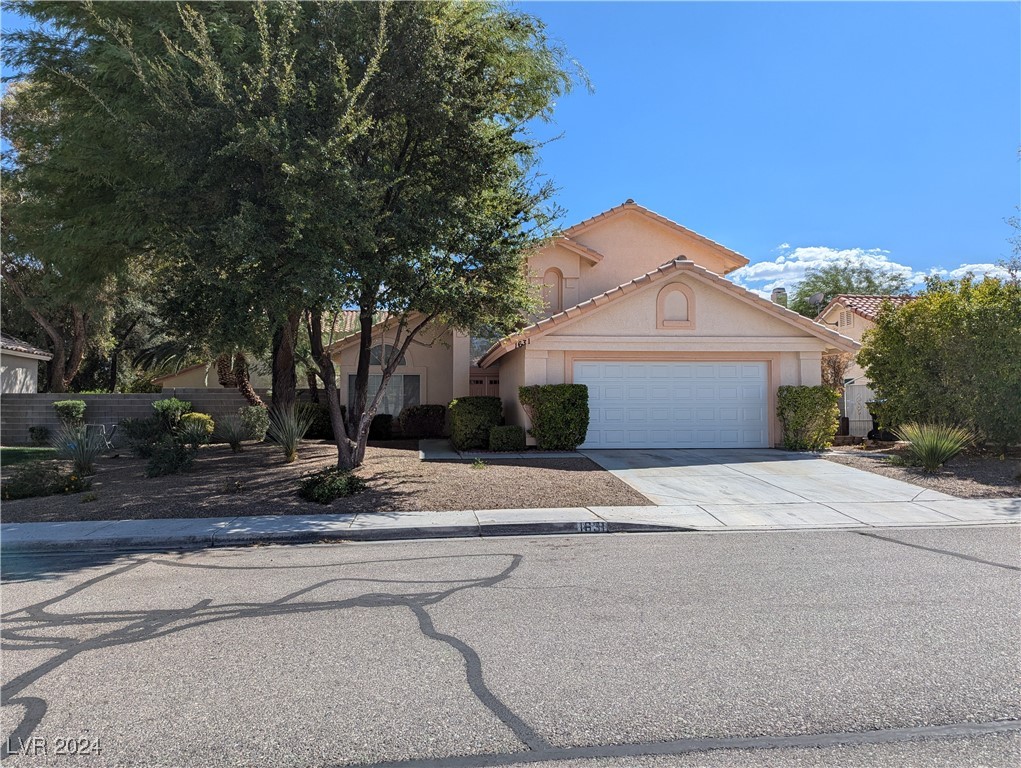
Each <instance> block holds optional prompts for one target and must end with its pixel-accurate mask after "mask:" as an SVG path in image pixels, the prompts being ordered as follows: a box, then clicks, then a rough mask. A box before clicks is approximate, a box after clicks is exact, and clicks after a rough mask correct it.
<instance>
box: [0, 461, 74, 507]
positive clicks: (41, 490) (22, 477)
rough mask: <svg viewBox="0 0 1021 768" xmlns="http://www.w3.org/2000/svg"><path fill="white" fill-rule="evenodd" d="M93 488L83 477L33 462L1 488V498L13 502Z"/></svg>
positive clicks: (19, 469) (24, 466)
mask: <svg viewBox="0 0 1021 768" xmlns="http://www.w3.org/2000/svg"><path fill="white" fill-rule="evenodd" d="M91 486H92V483H91V482H90V481H89V480H88V479H86V478H84V477H82V476H81V475H78V474H75V473H73V472H72V473H70V474H69V473H66V472H62V471H61V470H60V468H59V467H56V466H54V465H53V464H49V463H43V462H31V463H29V464H24V465H22V466H20V467H18V468H17V469H16V470H15V471H14V473H13V474H12V475H11V478H10V480H8V481H7V482H5V483H4V484H3V485H2V486H0V498H2V499H3V500H4V501H13V500H14V499H28V498H32V497H35V496H52V495H54V494H56V493H78V492H79V491H85V490H88V489H89V488H90V487H91Z"/></svg>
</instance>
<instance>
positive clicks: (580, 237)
mask: <svg viewBox="0 0 1021 768" xmlns="http://www.w3.org/2000/svg"><path fill="white" fill-rule="evenodd" d="M622 221H628V222H629V223H632V224H634V223H639V224H640V225H642V226H643V227H644V228H646V229H650V230H656V231H659V232H661V233H663V234H666V235H668V236H669V237H670V238H671V239H672V241H673V242H674V243H676V252H675V253H672V254H670V258H673V257H674V256H676V255H677V254H678V253H682V252H684V251H685V250H691V249H692V248H695V249H696V250H699V249H703V248H704V249H707V250H708V251H711V252H712V253H713V254H714V255H716V256H717V257H719V258H720V259H721V260H722V261H723V262H724V263H725V264H726V267H725V268H724V269H723V270H722V271H720V274H727V273H728V272H731V271H733V270H735V269H738V268H739V267H743V266H745V265H746V264H747V263H748V259H747V258H746V257H745V256H743V255H741V254H740V253H738V252H737V251H734V250H731V249H730V248H727V247H726V246H724V245H722V244H720V243H718V242H716V241H715V240H711V239H710V238H708V237H705V236H704V235H700V234H699V233H698V232H695V231H694V230H691V229H688V228H687V227H685V226H682V225H681V224H678V223H677V222H676V221H673V220H672V219H668V218H667V217H666V216H663V215H662V214H659V213H656V212H655V211H652V210H649V209H648V208H646V207H645V206H643V205H639V204H638V203H636V202H635V201H634V200H631V199H630V198H629V199H628V200H626V201H624V203H622V204H621V205H618V206H615V207H613V208H610V209H609V210H607V211H603V212H602V213H600V214H597V215H595V216H592V217H591V218H588V219H585V220H584V221H581V222H579V223H577V224H574V225H573V226H571V227H568V228H567V229H565V230H564V232H563V235H564V236H565V237H567V238H570V239H571V240H573V241H575V242H579V243H582V244H584V245H587V246H589V247H592V248H593V249H594V250H596V251H597V252H601V253H606V252H605V251H600V249H599V247H598V245H593V241H598V240H600V239H601V238H600V237H599V234H600V233H605V232H606V230H607V229H612V228H615V227H619V226H620V225H621V222H622ZM693 261H696V262H697V261H698V259H693ZM660 263H662V262H660Z"/></svg>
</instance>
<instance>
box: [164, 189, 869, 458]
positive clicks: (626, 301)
mask: <svg viewBox="0 0 1021 768" xmlns="http://www.w3.org/2000/svg"><path fill="white" fill-rule="evenodd" d="M747 263H748V260H747V259H746V258H745V257H744V256H742V255H740V254H739V253H735V252H734V251H732V250H730V249H729V248H725V247H724V246H722V245H720V244H719V243H716V242H713V241H712V240H709V239H707V238H705V237H703V236H701V235H699V234H696V233H695V232H692V231H691V230H689V229H686V228H684V227H682V226H681V225H679V224H676V223H675V222H673V221H670V220H669V219H667V218H664V217H663V216H660V215H659V214H656V213H653V212H652V211H650V210H648V209H647V208H643V207H642V206H640V205H637V204H636V203H635V202H634V201H632V200H628V201H627V202H626V203H624V204H623V205H620V206H617V207H616V208H612V209H611V210H609V211H606V212H605V213H602V214H599V215H598V216H595V217H593V218H591V219H587V220H586V221H583V222H581V223H580V224H576V225H575V226H573V227H570V228H569V229H567V230H565V231H564V232H563V233H561V235H560V236H559V237H556V238H554V239H553V240H551V241H550V242H549V243H547V244H546V245H545V246H544V247H542V248H540V249H538V250H537V251H536V252H535V253H534V254H533V255H532V256H531V257H530V258H529V269H530V272H531V274H532V277H533V279H534V280H535V281H536V283H538V284H539V285H540V286H541V290H542V295H543V298H544V300H545V302H546V305H547V307H548V311H547V312H546V313H545V314H544V315H543V316H542V317H538V318H532V323H531V324H530V325H528V326H527V327H526V328H524V329H523V330H521V331H520V332H519V333H516V334H514V335H513V336H509V337H507V338H504V339H501V340H500V341H498V342H497V343H496V344H494V345H492V346H491V347H489V349H488V350H487V351H485V352H484V353H483V354H481V357H480V356H479V348H480V344H479V341H480V340H479V339H474V340H473V339H470V338H469V337H468V336H466V335H464V334H461V333H458V332H453V331H451V330H449V329H445V328H436V329H433V330H429V329H427V330H426V331H425V332H423V333H422V334H421V336H420V338H418V339H416V341H415V343H413V344H412V345H411V346H410V348H409V349H408V351H407V353H406V354H405V356H404V360H403V361H402V364H401V365H400V366H399V367H398V369H397V372H396V375H395V376H394V378H393V379H392V380H391V382H390V384H389V386H388V387H387V390H386V393H385V397H384V400H383V404H382V407H381V409H380V411H381V412H383V413H390V414H394V415H396V414H398V413H399V412H400V411H401V409H402V408H405V407H407V406H409V405H414V404H418V403H435V404H447V403H449V402H450V401H451V400H452V399H454V398H456V397H463V396H465V395H469V394H494V395H499V396H500V397H501V398H502V399H503V404H504V416H505V418H506V420H507V423H509V424H520V425H522V426H525V427H527V426H529V424H528V417H527V416H526V414H525V412H524V410H523V409H522V407H521V404H520V402H519V400H518V387H520V386H521V385H524V384H556V383H563V382H575V383H583V384H587V385H588V387H589V408H590V412H591V421H590V427H589V432H588V439H587V440H586V442H585V446H586V447H590V448H696V447H706V448H710V447H712V448H716V447H719V448H723V447H765V446H771V445H776V444H777V443H778V442H779V441H780V426H779V423H778V421H777V419H776V390H777V387H779V386H780V385H782V384H819V383H821V358H822V354H823V353H824V352H826V351H843V352H853V351H855V350H856V349H857V348H858V344H857V342H855V341H854V340H853V339H850V338H847V337H846V336H843V335H841V334H839V333H837V332H836V331H835V330H832V329H830V328H827V327H825V326H822V325H820V324H818V323H815V322H812V321H811V320H810V319H808V318H806V317H802V316H801V315H799V314H797V313H796V312H792V311H790V310H788V309H786V308H784V307H781V306H779V305H777V304H774V303H772V302H770V301H767V300H765V299H762V298H760V297H759V296H758V295H756V294H754V293H752V292H750V291H747V290H745V289H744V288H741V287H740V286H738V285H735V284H734V283H732V282H731V281H730V280H727V279H724V277H723V275H726V274H728V273H730V272H733V271H734V270H735V269H738V268H739V267H742V266H744V265H745V264H747ZM356 323H357V313H355V312H352V313H350V317H349V318H343V319H342V322H341V323H340V326H341V328H342V329H344V332H343V333H342V334H341V335H340V338H339V339H338V341H336V342H334V343H333V344H331V345H330V346H329V349H330V352H331V354H332V356H333V359H334V362H335V364H336V365H337V372H338V381H337V387H338V391H339V394H340V398H341V402H344V403H348V402H349V399H350V393H351V384H352V382H353V379H354V374H355V371H356V366H357V362H358V341H359V339H358V335H357V331H356V329H357V325H356ZM375 328H376V331H375V336H376V346H375V347H374V354H373V362H374V363H378V361H379V359H380V357H381V354H382V352H383V347H382V346H381V345H383V344H392V343H393V331H392V329H390V328H388V327H387V322H386V321H383V322H381V323H378V324H377V325H376V326H375ZM473 341H474V343H473ZM375 371H378V368H376V369H374V372H373V374H372V379H371V380H370V391H372V390H373V388H374V385H375V384H376V383H377V382H378V381H379V378H378V376H379V375H378V373H376V372H375ZM207 381H211V382H212V383H213V384H214V385H215V376H212V377H211V379H207ZM164 386H167V385H166V383H164ZM299 386H301V382H300V381H299Z"/></svg>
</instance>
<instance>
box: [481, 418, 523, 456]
mask: <svg viewBox="0 0 1021 768" xmlns="http://www.w3.org/2000/svg"><path fill="white" fill-rule="evenodd" d="M489 450H491V451H523V450H525V428H524V427H518V426H516V425H514V424H508V425H507V426H505V427H493V428H492V429H491V430H489Z"/></svg>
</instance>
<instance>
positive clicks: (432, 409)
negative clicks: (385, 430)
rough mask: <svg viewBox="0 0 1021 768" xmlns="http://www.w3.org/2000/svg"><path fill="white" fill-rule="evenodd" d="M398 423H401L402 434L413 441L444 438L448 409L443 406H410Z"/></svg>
mask: <svg viewBox="0 0 1021 768" xmlns="http://www.w3.org/2000/svg"><path fill="white" fill-rule="evenodd" d="M397 421H399V422H400V425H401V433H402V434H403V435H404V437H406V438H409V439H411V440H418V439H421V438H431V437H442V436H443V428H444V426H445V425H446V422H447V409H446V407H445V406H442V405H409V406H408V407H407V408H405V409H404V410H403V411H401V413H400V416H398V417H397Z"/></svg>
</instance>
